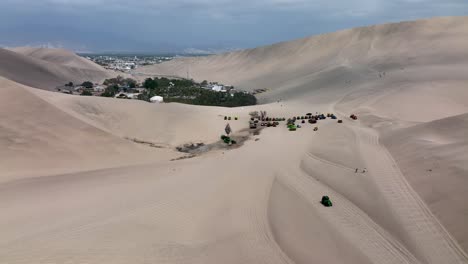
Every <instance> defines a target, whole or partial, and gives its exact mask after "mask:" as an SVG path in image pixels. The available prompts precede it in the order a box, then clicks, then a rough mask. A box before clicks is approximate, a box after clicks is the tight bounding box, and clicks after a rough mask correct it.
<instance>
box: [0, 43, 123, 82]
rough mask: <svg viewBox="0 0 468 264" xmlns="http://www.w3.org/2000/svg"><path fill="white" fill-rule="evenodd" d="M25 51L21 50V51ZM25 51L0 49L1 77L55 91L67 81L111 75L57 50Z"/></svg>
mask: <svg viewBox="0 0 468 264" xmlns="http://www.w3.org/2000/svg"><path fill="white" fill-rule="evenodd" d="M20 51H21V52H24V51H23V50H20ZM38 51H39V52H40V56H36V55H35V53H34V52H33V54H29V53H27V52H24V54H21V53H17V52H14V51H10V50H6V49H0V60H1V61H2V64H1V65H0V76H2V77H5V78H7V79H10V80H13V81H15V82H18V83H21V84H24V85H27V86H31V87H35V88H41V89H45V90H55V88H56V87H57V86H59V85H64V84H65V83H68V82H70V81H72V82H75V83H81V82H83V81H87V80H89V81H93V82H101V81H103V80H104V79H106V78H110V77H111V76H113V75H114V73H112V72H108V71H106V70H104V69H103V68H101V67H99V66H98V65H95V64H94V63H91V62H86V63H85V62H83V61H82V60H84V59H77V56H76V55H74V54H72V53H71V52H70V53H65V52H62V51H60V50H38Z"/></svg>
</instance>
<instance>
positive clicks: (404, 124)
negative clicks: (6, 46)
mask: <svg viewBox="0 0 468 264" xmlns="http://www.w3.org/2000/svg"><path fill="white" fill-rule="evenodd" d="M466 21H467V20H466V18H438V19H432V20H423V21H416V22H403V23H398V24H389V25H380V26H373V27H368V28H359V29H352V30H347V31H342V32H337V33H332V34H328V35H322V36H317V37H312V38H307V39H302V40H297V41H293V42H288V43H280V44H275V45H272V46H269V47H261V48H257V49H252V50H246V51H241V52H235V53H229V54H223V55H219V56H211V57H205V58H197V59H182V60H175V61H172V62H169V63H164V64H161V65H157V66H152V67H149V68H144V69H143V70H142V72H148V73H149V74H151V73H153V74H168V75H174V74H181V73H183V72H186V70H185V68H187V66H185V65H186V64H185V63H189V64H190V65H191V66H190V67H191V72H192V74H193V75H194V77H196V78H197V79H208V80H213V81H223V82H226V83H233V84H235V85H239V86H244V85H245V87H248V88H264V87H266V86H268V88H270V90H269V91H268V92H267V93H265V94H263V95H262V98H263V99H264V100H265V101H269V102H273V103H270V104H266V105H261V106H254V107H244V108H234V109H222V108H216V107H197V106H186V105H180V104H163V105H154V104H148V103H144V102H137V101H129V100H117V99H112V98H97V97H96V98H88V97H86V98H85V97H80V96H68V95H63V94H58V93H50V92H47V91H41V90H38V89H33V88H30V87H25V86H23V85H19V84H17V83H14V82H12V81H10V80H6V79H0V93H2V96H1V97H0V98H3V99H0V100H2V101H1V102H0V108H1V109H0V115H1V119H0V131H1V133H0V135H3V136H2V137H0V147H1V148H0V158H1V159H0V160H1V162H3V163H1V166H0V172H1V173H2V174H1V175H2V178H1V179H0V208H2V210H1V212H0V216H1V217H0V233H1V234H2V236H1V238H0V256H2V258H3V259H4V260H6V262H7V263H67V262H71V263H220V262H222V263H437V264H438V263H467V262H468V258H467V256H466V254H465V252H464V251H463V249H465V250H466V249H467V248H466V247H467V244H466V241H467V240H466V239H467V233H466V227H465V226H464V222H466V221H465V219H466V214H465V212H466V206H465V205H464V201H465V200H466V193H467V192H466V190H465V189H464V187H463V186H467V182H466V181H467V179H466V177H464V175H466V166H465V164H467V158H468V157H466V155H465V154H464V153H465V152H466V151H464V149H466V140H465V138H466V136H465V133H464V131H465V130H466V124H467V122H466V113H467V112H468V109H467V107H468V104H467V102H468V100H466V99H467V98H468V93H467V91H466V89H465V87H464V84H465V83H466V81H467V80H466V78H468V77H466V73H464V71H463V69H464V68H467V66H468V61H467V60H468V58H467V57H466V56H464V55H465V54H466V50H465V49H464V46H463V45H465V44H467V41H468V40H467V38H466V36H467V34H466V33H467V31H468V28H467V27H466V25H467V23H466ZM384 72H385V74H384ZM11 96H14V97H15V98H17V99H18V100H9V98H10V97H11ZM279 99H282V100H281V101H280V102H276V101H277V100H279ZM261 109H264V110H267V111H268V113H269V114H270V115H271V116H280V117H283V116H284V117H289V116H293V115H294V116H296V115H304V114H305V113H307V112H317V111H320V112H325V113H327V112H334V113H335V114H337V115H338V118H341V119H343V120H344V123H343V124H337V123H336V120H324V121H320V122H319V124H318V126H319V128H320V129H319V130H318V131H313V126H312V125H308V124H305V125H304V127H303V128H300V129H298V130H297V131H295V132H289V131H287V130H286V129H285V128H284V126H283V125H281V126H280V127H277V128H268V129H265V130H263V131H262V132H261V133H260V135H256V136H252V137H251V140H248V141H246V142H245V144H244V145H243V146H242V147H240V148H234V149H217V150H213V151H210V152H208V153H205V154H203V155H200V156H197V157H194V158H190V159H182V160H175V161H171V160H172V159H173V158H175V157H180V156H183V155H185V154H182V153H177V152H175V151H174V147H175V146H177V145H179V144H183V143H187V142H197V141H202V142H204V143H207V144H209V143H212V142H215V141H217V140H218V138H219V135H220V134H221V133H222V132H223V131H222V130H223V128H224V126H225V124H226V122H225V121H224V119H223V116H224V115H231V116H238V117H239V118H240V120H239V121H231V122H230V124H231V126H232V127H233V129H234V131H235V135H239V134H242V133H245V132H244V131H243V130H244V129H245V128H246V126H247V124H248V122H247V121H248V112H249V111H252V110H261ZM351 112H356V113H358V115H359V120H358V121H352V120H351V119H349V118H348V117H347V116H348V115H349V114H350V113H351ZM125 138H138V139H141V140H145V141H150V142H154V143H155V144H157V145H158V146H160V147H161V148H149V147H148V146H146V145H142V144H136V143H134V142H132V141H129V140H126V139H125ZM25 164H26V165H25ZM356 168H359V169H360V170H359V171H360V172H359V173H356V172H355V169H356ZM363 168H367V172H366V173H362V172H361V170H362V169H363ZM427 169H432V171H431V172H430V174H429V171H427ZM423 171H424V172H423ZM426 176H429V177H426ZM322 195H329V196H330V197H331V198H332V201H333V202H334V206H333V207H331V208H326V207H323V206H322V205H321V204H320V203H319V200H320V198H321V197H322Z"/></svg>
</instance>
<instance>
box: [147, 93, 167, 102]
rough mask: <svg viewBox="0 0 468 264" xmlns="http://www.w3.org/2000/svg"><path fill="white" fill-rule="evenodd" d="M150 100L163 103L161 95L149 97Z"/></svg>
mask: <svg viewBox="0 0 468 264" xmlns="http://www.w3.org/2000/svg"><path fill="white" fill-rule="evenodd" d="M150 102H151V103H163V102H164V98H163V97H162V96H158V95H156V96H153V97H151V98H150Z"/></svg>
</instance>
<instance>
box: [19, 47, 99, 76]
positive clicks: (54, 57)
mask: <svg viewBox="0 0 468 264" xmlns="http://www.w3.org/2000/svg"><path fill="white" fill-rule="evenodd" d="M10 50H11V51H14V52H16V53H20V54H23V55H26V56H28V57H33V58H36V59H40V60H45V61H48V62H52V63H55V64H61V65H64V66H69V67H73V68H81V69H88V70H96V71H102V70H103V68H102V67H101V66H99V65H97V64H96V63H94V62H92V61H90V60H87V59H85V58H83V57H80V56H78V55H76V54H75V53H73V52H71V51H69V50H65V49H49V48H33V47H17V48H11V49H10Z"/></svg>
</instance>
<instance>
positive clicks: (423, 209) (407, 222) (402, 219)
mask: <svg viewBox="0 0 468 264" xmlns="http://www.w3.org/2000/svg"><path fill="white" fill-rule="evenodd" d="M349 127H350V128H351V129H353V130H354V131H355V133H356V135H357V141H358V147H359V149H360V152H361V155H363V158H364V161H365V163H366V166H367V168H368V169H369V173H370V175H372V177H373V179H374V182H375V184H376V186H377V188H378V189H379V191H380V193H381V194H382V195H383V197H384V199H385V200H386V201H387V202H388V204H389V205H390V208H389V209H390V210H389V212H392V213H394V214H395V215H396V217H395V219H397V221H399V223H398V226H399V227H400V228H401V229H402V233H401V234H402V235H400V239H401V240H402V241H403V242H404V243H405V244H406V246H407V247H408V249H410V250H411V251H412V252H413V254H414V255H415V256H416V257H417V258H418V259H419V260H420V261H422V262H424V263H437V264H439V263H468V258H467V256H466V254H465V253H464V252H463V250H462V249H461V248H460V247H459V246H458V244H457V242H456V241H455V240H454V239H453V238H452V237H451V235H450V234H449V233H448V232H447V231H446V230H445V228H444V227H443V226H442V225H441V224H440V222H439V221H438V220H437V218H436V217H435V216H434V215H433V214H432V213H431V211H430V210H429V209H428V208H427V206H426V205H425V203H424V202H423V201H422V200H421V199H420V198H419V196H418V195H417V193H416V192H415V191H414V190H413V189H412V188H411V186H410V185H409V183H408V182H407V181H406V179H405V178H404V176H403V174H402V173H401V171H400V170H399V168H398V166H397V165H396V162H395V161H394V160H393V158H392V156H391V155H390V153H389V152H388V151H387V149H386V148H385V147H383V146H382V145H381V144H380V142H379V136H378V134H377V132H376V131H374V130H372V129H370V128H363V127H358V126H354V125H351V126H349Z"/></svg>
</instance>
